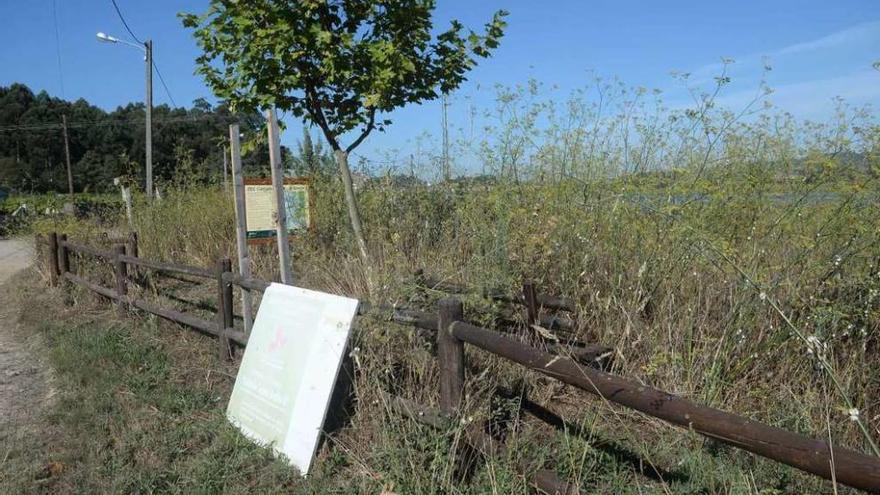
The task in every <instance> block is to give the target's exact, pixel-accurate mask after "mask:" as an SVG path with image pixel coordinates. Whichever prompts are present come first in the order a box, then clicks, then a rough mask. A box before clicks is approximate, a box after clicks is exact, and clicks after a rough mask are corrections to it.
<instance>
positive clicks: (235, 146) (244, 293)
mask: <svg viewBox="0 0 880 495" xmlns="http://www.w3.org/2000/svg"><path fill="white" fill-rule="evenodd" d="M229 151H230V153H231V155H232V184H233V190H234V193H235V194H234V202H235V245H236V247H237V248H238V273H239V274H240V275H241V276H242V277H245V278H249V277H250V276H251V254H250V249H249V248H248V243H247V210H245V203H244V176H243V175H242V173H241V142H240V141H239V130H238V124H232V125H230V126H229ZM241 308H242V309H241V315H242V318H243V319H244V329H245V332H247V333H248V334H250V332H251V327H252V326H253V323H254V317H253V298H252V297H251V291H250V290H247V289H242V290H241Z"/></svg>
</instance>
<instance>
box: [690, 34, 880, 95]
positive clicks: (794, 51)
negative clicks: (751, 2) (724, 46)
mask: <svg viewBox="0 0 880 495" xmlns="http://www.w3.org/2000/svg"><path fill="white" fill-rule="evenodd" d="M873 44H880V21H871V22H865V23H862V24H857V25H855V26H851V27H848V28H846V29H843V30H840V31H837V32H835V33H831V34H829V35H826V36H822V37H820V38H816V39H814V40H809V41H804V42H799V43H794V44H792V45H789V46H785V47H782V48H779V49H776V50H768V51H767V52H762V53H751V54H748V55H744V56H739V57H729V58H731V59H733V60H734V61H735V62H734V63H733V64H731V65H730V66H728V74H730V73H731V72H743V71H748V72H754V71H760V70H763V67H764V65H765V60H767V61H768V62H769V63H770V64H771V65H773V62H776V61H779V60H781V59H784V58H786V57H791V56H794V55H802V54H806V53H810V52H816V51H821V50H840V49H843V50H846V49H848V48H849V47H853V46H861V45H866V46H872V45H873ZM723 68H724V64H723V63H721V62H716V63H712V64H707V65H703V66H701V67H699V68H697V69H694V70H693V71H691V77H690V79H689V82H690V84H692V85H695V86H701V85H703V84H706V83H710V82H714V78H715V77H716V76H718V75H720V74H721V71H722V70H723Z"/></svg>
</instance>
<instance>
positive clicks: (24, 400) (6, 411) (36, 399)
mask: <svg viewBox="0 0 880 495" xmlns="http://www.w3.org/2000/svg"><path fill="white" fill-rule="evenodd" d="M31 259H32V249H31V243H30V242H27V241H23V240H17V239H10V240H0V444H2V443H3V440H4V439H6V438H8V437H9V436H11V435H16V434H17V433H19V431H18V430H19V427H22V426H26V425H28V424H30V423H31V422H32V421H33V420H35V419H37V418H36V416H37V415H35V414H34V410H35V407H39V406H40V405H42V404H44V403H45V401H46V398H47V396H48V393H49V387H48V372H47V371H46V370H45V369H44V368H43V367H42V366H41V365H40V363H39V361H38V360H37V359H34V358H33V357H32V356H31V354H30V352H29V348H30V345H29V344H28V343H27V342H26V341H24V339H23V338H22V336H21V335H19V333H18V332H17V323H16V322H17V320H18V308H17V307H16V306H15V297H14V294H13V288H12V287H10V286H9V285H8V284H7V282H8V280H9V279H10V278H11V277H12V275H14V274H15V273H17V272H18V271H19V270H23V269H25V268H27V267H28V266H29V265H30V263H31ZM0 456H2V452H0Z"/></svg>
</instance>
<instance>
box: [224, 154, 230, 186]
mask: <svg viewBox="0 0 880 495" xmlns="http://www.w3.org/2000/svg"><path fill="white" fill-rule="evenodd" d="M227 157H228V155H227V153H226V146H224V147H223V192H225V193H226V194H229V165H228V162H227Z"/></svg>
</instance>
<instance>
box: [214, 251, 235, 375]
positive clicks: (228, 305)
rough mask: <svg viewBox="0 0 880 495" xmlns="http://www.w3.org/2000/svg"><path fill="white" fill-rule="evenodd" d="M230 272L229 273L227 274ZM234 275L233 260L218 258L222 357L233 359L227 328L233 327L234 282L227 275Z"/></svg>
mask: <svg viewBox="0 0 880 495" xmlns="http://www.w3.org/2000/svg"><path fill="white" fill-rule="evenodd" d="M227 274H228V275H227ZM231 275H232V261H231V260H230V259H229V258H221V259H219V260H217V328H218V330H219V331H220V333H219V342H220V359H232V358H233V356H234V355H235V354H234V352H235V350H234V349H233V347H232V345H231V343H230V341H229V337H227V336H226V335H225V334H226V330H227V329H229V328H232V326H233V320H232V282H231V281H229V280H227V279H226V277H228V276H231Z"/></svg>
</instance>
